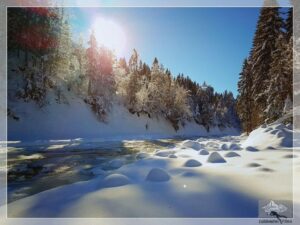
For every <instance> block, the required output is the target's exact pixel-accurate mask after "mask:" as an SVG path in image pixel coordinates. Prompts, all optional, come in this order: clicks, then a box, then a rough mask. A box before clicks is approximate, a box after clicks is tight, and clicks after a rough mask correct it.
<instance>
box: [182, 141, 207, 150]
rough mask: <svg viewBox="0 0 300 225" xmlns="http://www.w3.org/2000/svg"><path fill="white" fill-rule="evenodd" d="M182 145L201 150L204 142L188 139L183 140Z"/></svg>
mask: <svg viewBox="0 0 300 225" xmlns="http://www.w3.org/2000/svg"><path fill="white" fill-rule="evenodd" d="M181 145H182V146H183V147H186V148H192V149H194V150H200V149H201V148H203V147H204V146H203V144H200V143H199V142H197V141H191V140H186V141H183V142H182V143H181Z"/></svg>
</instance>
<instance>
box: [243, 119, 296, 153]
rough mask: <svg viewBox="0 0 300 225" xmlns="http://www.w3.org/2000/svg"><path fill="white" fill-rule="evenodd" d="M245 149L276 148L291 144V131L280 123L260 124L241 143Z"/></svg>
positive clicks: (286, 146) (287, 146)
mask: <svg viewBox="0 0 300 225" xmlns="http://www.w3.org/2000/svg"><path fill="white" fill-rule="evenodd" d="M242 146H243V147H244V148H247V149H249V150H250V149H255V148H256V149H277V148H289V147H292V146H293V131H292V130H291V127H290V126H285V125H284V124H281V123H276V124H271V125H269V126H265V125H263V126H260V127H259V128H257V129H256V130H254V131H252V132H251V133H250V135H249V137H248V138H247V139H246V140H245V141H244V142H243V143H242Z"/></svg>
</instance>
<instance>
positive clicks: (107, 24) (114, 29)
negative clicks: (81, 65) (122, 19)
mask: <svg viewBox="0 0 300 225" xmlns="http://www.w3.org/2000/svg"><path fill="white" fill-rule="evenodd" d="M92 30H93V31H94V34H95V37H96V39H97V42H98V43H99V45H104V46H105V47H107V48H109V49H111V50H112V51H113V52H114V53H115V54H116V56H119V57H121V56H122V54H123V53H124V49H125V45H126V35H125V32H124V30H123V28H122V27H121V26H120V25H119V24H117V23H116V22H115V21H113V20H109V19H105V18H102V17H97V18H96V19H95V20H94V22H93V24H92Z"/></svg>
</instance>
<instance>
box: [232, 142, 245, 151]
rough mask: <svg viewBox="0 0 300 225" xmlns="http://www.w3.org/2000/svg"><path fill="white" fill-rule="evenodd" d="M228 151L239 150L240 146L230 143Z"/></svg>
mask: <svg viewBox="0 0 300 225" xmlns="http://www.w3.org/2000/svg"><path fill="white" fill-rule="evenodd" d="M229 149H230V150H241V149H242V148H241V146H240V145H239V144H236V143H232V144H231V145H230V146H229Z"/></svg>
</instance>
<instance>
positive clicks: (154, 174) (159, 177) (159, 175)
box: [146, 168, 171, 182]
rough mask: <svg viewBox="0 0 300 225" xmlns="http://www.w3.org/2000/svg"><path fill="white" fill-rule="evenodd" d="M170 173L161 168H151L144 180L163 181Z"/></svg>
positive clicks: (168, 177) (167, 178)
mask: <svg viewBox="0 0 300 225" xmlns="http://www.w3.org/2000/svg"><path fill="white" fill-rule="evenodd" d="M170 178H171V177H170V175H169V174H168V173H167V172H166V171H165V170H163V169H160V168H153V169H151V170H150V172H149V173H148V175H147V177H146V180H147V181H152V182H165V181H168V180H170Z"/></svg>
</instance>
